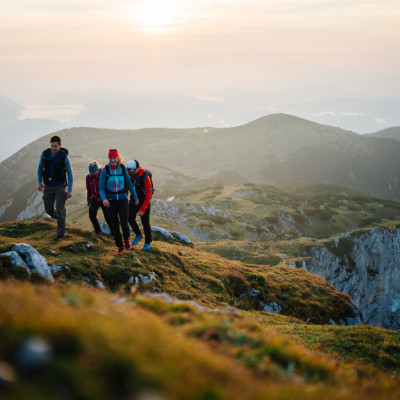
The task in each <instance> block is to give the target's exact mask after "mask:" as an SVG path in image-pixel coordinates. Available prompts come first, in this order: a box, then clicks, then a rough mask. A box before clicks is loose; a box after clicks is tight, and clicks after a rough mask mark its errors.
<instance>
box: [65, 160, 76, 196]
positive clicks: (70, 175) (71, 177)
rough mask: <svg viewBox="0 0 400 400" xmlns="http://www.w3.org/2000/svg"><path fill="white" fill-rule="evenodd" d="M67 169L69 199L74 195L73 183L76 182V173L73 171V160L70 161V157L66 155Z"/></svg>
mask: <svg viewBox="0 0 400 400" xmlns="http://www.w3.org/2000/svg"><path fill="white" fill-rule="evenodd" d="M65 170H66V171H67V176H68V192H67V199H69V198H70V197H71V196H72V185H73V184H74V174H73V173H72V167H71V162H70V161H69V157H68V156H66V157H65Z"/></svg>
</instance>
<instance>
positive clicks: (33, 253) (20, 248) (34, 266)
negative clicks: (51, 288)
mask: <svg viewBox="0 0 400 400" xmlns="http://www.w3.org/2000/svg"><path fill="white" fill-rule="evenodd" d="M12 251H14V252H16V253H18V255H19V257H20V258H21V259H22V260H23V261H24V262H25V265H26V266H27V268H28V270H29V273H30V274H32V273H34V272H37V273H38V274H39V275H40V276H42V277H43V278H46V279H48V280H50V281H52V282H54V278H53V275H52V274H51V271H50V268H49V266H48V265H47V262H46V259H45V258H44V257H43V256H42V255H41V254H39V252H38V251H37V250H35V249H34V248H33V247H32V246H30V245H29V244H26V243H18V244H16V245H15V246H14V247H13V248H12Z"/></svg>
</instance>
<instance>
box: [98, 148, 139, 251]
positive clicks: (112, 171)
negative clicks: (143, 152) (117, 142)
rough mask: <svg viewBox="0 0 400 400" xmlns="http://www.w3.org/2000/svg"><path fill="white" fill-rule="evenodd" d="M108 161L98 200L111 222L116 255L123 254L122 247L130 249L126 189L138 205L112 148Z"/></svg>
mask: <svg viewBox="0 0 400 400" xmlns="http://www.w3.org/2000/svg"><path fill="white" fill-rule="evenodd" d="M108 160H109V163H108V164H107V165H106V166H105V167H104V168H103V170H102V171H101V174H100V186H99V191H100V199H101V201H102V202H103V204H104V206H105V207H107V212H108V216H109V218H110V222H111V229H112V231H111V233H112V235H113V236H114V240H115V244H116V246H117V247H118V251H117V254H123V252H124V247H125V250H126V251H128V250H130V249H131V248H132V247H131V244H130V232H129V224H128V213H129V207H128V190H127V189H129V191H130V192H131V195H132V197H133V201H134V202H135V203H136V204H139V200H138V197H137V194H136V191H135V188H134V187H133V185H132V182H131V180H130V178H129V175H128V172H127V170H126V167H125V165H124V164H123V163H122V158H121V157H120V155H119V152H118V150H117V149H115V148H113V149H110V150H109V152H108ZM118 218H119V223H118ZM120 224H121V228H122V235H123V237H124V242H122V236H121V232H120V229H119V225H120Z"/></svg>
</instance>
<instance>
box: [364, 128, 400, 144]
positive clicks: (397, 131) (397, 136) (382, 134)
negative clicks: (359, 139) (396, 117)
mask: <svg viewBox="0 0 400 400" xmlns="http://www.w3.org/2000/svg"><path fill="white" fill-rule="evenodd" d="M366 136H370V137H374V138H377V139H394V140H397V141H400V126H394V127H392V128H387V129H383V130H381V131H378V132H374V133H369V134H367V135H366Z"/></svg>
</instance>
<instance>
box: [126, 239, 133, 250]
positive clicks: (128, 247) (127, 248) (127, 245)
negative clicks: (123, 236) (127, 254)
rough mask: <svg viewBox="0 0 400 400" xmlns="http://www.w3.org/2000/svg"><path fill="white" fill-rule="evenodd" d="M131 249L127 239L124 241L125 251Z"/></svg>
mask: <svg viewBox="0 0 400 400" xmlns="http://www.w3.org/2000/svg"><path fill="white" fill-rule="evenodd" d="M131 248H132V246H131V244H130V243H129V239H128V240H125V250H126V251H129V250H130V249H131Z"/></svg>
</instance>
